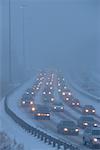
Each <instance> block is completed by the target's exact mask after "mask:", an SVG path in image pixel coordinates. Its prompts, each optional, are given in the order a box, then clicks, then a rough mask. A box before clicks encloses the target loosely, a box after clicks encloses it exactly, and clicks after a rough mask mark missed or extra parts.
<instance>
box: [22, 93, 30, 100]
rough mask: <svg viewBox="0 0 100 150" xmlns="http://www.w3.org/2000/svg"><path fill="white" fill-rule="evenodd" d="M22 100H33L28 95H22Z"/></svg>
mask: <svg viewBox="0 0 100 150" xmlns="http://www.w3.org/2000/svg"><path fill="white" fill-rule="evenodd" d="M22 98H24V99H27V100H29V99H33V98H32V96H31V95H29V94H24V95H23V96H22Z"/></svg>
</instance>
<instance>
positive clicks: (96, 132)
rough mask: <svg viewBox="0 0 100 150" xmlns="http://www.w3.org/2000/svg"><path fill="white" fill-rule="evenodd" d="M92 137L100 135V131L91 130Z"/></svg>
mask: <svg viewBox="0 0 100 150" xmlns="http://www.w3.org/2000/svg"><path fill="white" fill-rule="evenodd" d="M92 135H100V130H93V131H92Z"/></svg>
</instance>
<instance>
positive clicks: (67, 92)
mask: <svg viewBox="0 0 100 150" xmlns="http://www.w3.org/2000/svg"><path fill="white" fill-rule="evenodd" d="M61 95H62V96H63V98H67V97H72V92H71V91H70V90H69V89H63V90H62V93H61Z"/></svg>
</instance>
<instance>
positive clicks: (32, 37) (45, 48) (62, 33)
mask: <svg viewBox="0 0 100 150" xmlns="http://www.w3.org/2000/svg"><path fill="white" fill-rule="evenodd" d="M1 1H2V7H3V10H2V11H3V15H2V26H3V30H2V31H3V35H2V38H1V39H3V42H2V49H0V51H2V72H1V73H2V79H1V83H2V84H3V85H5V84H8V83H9V82H10V83H12V82H13V83H17V82H22V81H24V80H26V79H28V78H30V77H31V76H32V75H34V73H36V72H37V71H38V70H40V69H45V68H46V69H48V68H51V69H52V68H53V69H58V70H61V71H62V73H63V74H67V73H69V74H70V73H77V74H80V73H81V72H87V73H88V72H97V73H99V72H100V66H99V55H100V1H99V0H58V1H57V0H42V1H40V0H17V1H16V0H9V1H8V0H1ZM9 2H10V3H9ZM9 4H10V7H9ZM9 8H10V12H9ZM0 32H1V31H0ZM9 54H10V55H9ZM2 84H1V85H2Z"/></svg>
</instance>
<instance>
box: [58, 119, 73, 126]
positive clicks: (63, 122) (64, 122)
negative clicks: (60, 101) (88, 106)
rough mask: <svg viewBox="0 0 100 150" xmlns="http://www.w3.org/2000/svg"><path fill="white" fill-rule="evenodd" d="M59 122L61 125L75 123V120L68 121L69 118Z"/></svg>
mask: <svg viewBox="0 0 100 150" xmlns="http://www.w3.org/2000/svg"><path fill="white" fill-rule="evenodd" d="M60 123H61V124H63V125H68V126H70V125H75V122H74V121H70V120H63V121H61V122H60Z"/></svg>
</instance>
